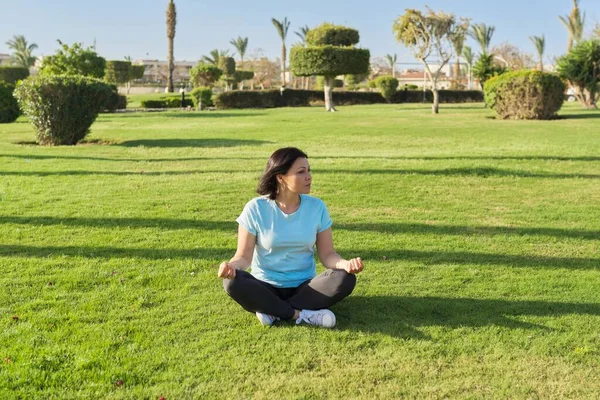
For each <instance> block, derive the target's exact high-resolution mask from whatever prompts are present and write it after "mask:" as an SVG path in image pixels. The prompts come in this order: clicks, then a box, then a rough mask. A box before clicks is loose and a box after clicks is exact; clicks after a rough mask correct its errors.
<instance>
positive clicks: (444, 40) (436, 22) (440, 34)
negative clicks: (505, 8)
mask: <svg viewBox="0 0 600 400" xmlns="http://www.w3.org/2000/svg"><path fill="white" fill-rule="evenodd" d="M468 25H469V21H468V20H466V19H464V18H461V19H460V23H457V21H456V18H455V17H454V15H453V14H446V13H444V12H442V11H438V12H434V11H433V10H431V9H429V8H427V12H426V13H424V12H422V11H420V10H412V9H407V10H406V13H405V14H404V15H401V16H399V17H398V19H397V20H396V21H395V22H394V25H393V28H392V29H393V31H394V34H395V35H396V40H397V41H398V42H400V43H402V44H403V45H404V46H406V47H409V48H410V49H412V51H413V54H414V56H415V58H416V59H418V60H419V61H421V62H422V63H423V65H424V66H425V72H426V73H427V76H428V78H429V80H430V81H431V91H432V92H433V105H432V107H431V110H432V112H433V113H434V114H437V113H439V108H440V96H439V90H438V88H437V82H438V79H439V77H440V73H441V71H442V68H444V66H445V65H446V64H447V63H448V62H449V61H450V59H451V58H452V55H453V54H452V50H453V45H452V43H453V41H454V39H455V37H456V36H457V35H462V34H464V32H465V30H466V29H467V26H468ZM432 54H434V57H436V58H437V59H438V60H439V61H438V63H436V64H432V63H431V61H428V59H430V56H431V55H432ZM434 65H435V68H433V67H434Z"/></svg>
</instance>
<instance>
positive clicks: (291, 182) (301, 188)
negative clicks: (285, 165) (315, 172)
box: [278, 157, 312, 194]
mask: <svg viewBox="0 0 600 400" xmlns="http://www.w3.org/2000/svg"><path fill="white" fill-rule="evenodd" d="M278 178H279V179H280V183H282V186H283V187H285V188H287V190H289V191H291V192H292V193H298V194H309V193H310V185H311V183H312V176H311V173H310V165H309V164H308V160H307V159H306V158H304V157H299V158H297V159H296V161H294V164H292V167H291V168H290V169H289V171H288V172H287V174H285V175H279V177H278Z"/></svg>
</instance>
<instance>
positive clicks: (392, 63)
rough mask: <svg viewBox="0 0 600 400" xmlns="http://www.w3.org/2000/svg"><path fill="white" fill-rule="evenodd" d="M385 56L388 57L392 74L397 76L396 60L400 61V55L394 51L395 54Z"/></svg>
mask: <svg viewBox="0 0 600 400" xmlns="http://www.w3.org/2000/svg"><path fill="white" fill-rule="evenodd" d="M385 58H386V60H387V62H388V64H390V68H391V69H392V76H393V77H394V78H395V77H396V61H398V55H397V54H396V53H394V55H391V54H386V55H385Z"/></svg>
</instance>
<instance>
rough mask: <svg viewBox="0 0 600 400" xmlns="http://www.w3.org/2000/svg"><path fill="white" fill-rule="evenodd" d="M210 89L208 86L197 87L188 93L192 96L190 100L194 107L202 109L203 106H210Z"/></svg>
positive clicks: (211, 103)
mask: <svg viewBox="0 0 600 400" xmlns="http://www.w3.org/2000/svg"><path fill="white" fill-rule="evenodd" d="M212 94H213V93H212V90H211V89H210V88H209V87H205V86H204V87H203V86H200V87H197V88H195V89H194V90H192V92H191V93H190V95H191V96H192V101H193V102H194V107H196V108H197V109H198V110H202V108H203V107H208V106H212V105H213V102H212Z"/></svg>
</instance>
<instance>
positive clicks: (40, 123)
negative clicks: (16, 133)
mask: <svg viewBox="0 0 600 400" xmlns="http://www.w3.org/2000/svg"><path fill="white" fill-rule="evenodd" d="M113 92H114V91H113V88H112V87H111V86H110V85H108V84H106V83H104V82H102V81H100V80H98V79H93V78H86V77H83V76H65V75H59V76H53V75H49V76H44V75H38V76H35V77H30V78H28V79H26V80H24V81H22V82H21V83H20V84H19V86H18V87H17V89H16V90H15V96H16V98H17V100H18V102H19V105H20V106H21V109H22V110H23V111H24V112H25V114H27V116H28V117H29V120H30V121H31V123H32V125H33V126H34V128H35V130H36V132H37V140H38V142H39V144H41V145H50V146H53V145H74V144H77V142H79V141H80V140H82V139H83V138H84V137H85V136H86V135H87V134H88V133H89V132H90V127H91V126H92V124H93V123H94V121H95V120H96V117H97V116H98V113H99V112H100V111H101V110H103V109H104V108H105V107H106V105H107V104H108V102H109V99H110V96H111V95H112V93H113Z"/></svg>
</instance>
